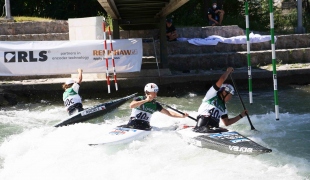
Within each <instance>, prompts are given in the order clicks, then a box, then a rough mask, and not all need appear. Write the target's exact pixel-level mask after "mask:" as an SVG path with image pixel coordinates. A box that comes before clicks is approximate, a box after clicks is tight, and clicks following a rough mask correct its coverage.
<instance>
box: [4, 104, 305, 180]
mask: <svg viewBox="0 0 310 180" xmlns="http://www.w3.org/2000/svg"><path fill="white" fill-rule="evenodd" d="M51 111H52V110H51ZM189 113H190V114H194V115H196V114H195V112H189ZM45 114H47V113H45ZM50 114H52V113H51V112H49V115H50ZM49 115H45V116H44V113H42V116H44V117H45V118H46V119H49V117H48V116H49ZM308 115H309V114H308ZM29 116H30V115H29ZM29 116H28V117H29ZM26 117H27V116H26ZM281 117H282V119H281V121H279V122H277V123H275V122H272V121H271V120H270V119H272V118H274V114H263V115H253V116H251V120H252V122H253V124H254V126H255V128H256V129H257V130H259V132H254V131H251V130H250V127H249V124H248V122H247V120H246V119H245V118H244V119H242V120H241V121H240V122H238V123H236V124H234V125H232V126H231V127H230V129H231V130H236V131H238V132H240V133H241V134H243V135H246V136H248V137H249V138H250V139H252V140H254V141H256V142H257V143H259V144H261V145H264V146H267V147H268V148H271V149H273V152H272V153H269V154H263V155H258V156H248V155H231V154H225V153H221V152H218V151H215V150H210V149H205V148H198V147H195V146H192V145H188V144H186V143H185V142H184V141H183V140H182V139H181V138H179V136H177V134H176V133H175V132H174V130H173V129H174V128H175V126H176V124H178V123H190V124H191V125H194V124H195V123H194V121H193V120H190V119H178V118H171V117H167V116H166V115H163V114H161V113H155V114H154V116H153V118H152V122H151V124H152V125H153V126H156V127H158V129H159V130H158V129H157V130H156V131H153V132H152V133H151V134H150V135H149V136H148V137H147V138H145V139H144V140H141V141H134V142H132V143H130V144H127V145H123V146H117V147H108V146H89V145H88V144H89V143H91V142H92V141H93V139H95V138H97V137H98V136H101V135H104V134H106V133H108V131H109V130H110V129H111V128H113V127H115V126H117V125H120V124H124V123H126V122H127V120H128V117H124V119H123V120H121V119H118V118H117V119H115V120H113V119H111V120H110V121H106V122H105V123H102V124H91V123H80V124H75V125H70V126H66V127H60V128H54V127H51V126H48V125H46V126H41V127H36V126H35V127H33V128H27V129H25V130H24V131H23V132H22V133H19V134H15V135H12V136H10V137H7V138H6V139H5V140H4V142H3V143H2V144H1V146H0V157H1V158H2V159H3V162H2V168H1V169H0V179H1V180H20V179H44V180H55V179H57V180H62V179H64V180H71V179H72V180H85V179H89V180H97V179H108V180H122V179H150V180H153V179H154V180H155V179H156V180H158V179H180V180H183V179H184V180H185V179H186V180H187V179H196V180H205V179H274V180H277V179H279V180H280V179H281V180H282V179H286V180H287V179H288V180H298V179H309V175H310V170H309V169H310V167H309V159H305V158H302V157H298V156H295V154H293V153H291V151H285V150H283V148H284V147H286V148H291V149H294V148H296V147H291V146H289V144H290V143H291V142H285V141H284V140H285V138H289V137H290V136H292V135H291V132H290V131H288V130H286V128H287V127H288V125H289V123H288V122H290V119H292V118H294V119H298V120H299V121H300V122H299V124H298V125H304V124H302V122H304V123H305V122H306V120H303V118H304V116H303V115H295V114H294V115H291V114H281ZM26 119H28V120H29V119H31V118H30V117H29V118H26ZM43 119H44V118H43ZM51 119H52V118H51ZM268 119H269V120H268ZM28 120H25V121H28ZM47 121H48V120H47ZM30 124H32V122H30ZM43 124H44V123H43ZM289 127H294V124H290V126H289ZM308 135H309V134H308ZM291 138H292V137H291ZM277 141H282V143H278V144H277V143H276V142H277ZM283 143H287V146H286V145H283Z"/></svg>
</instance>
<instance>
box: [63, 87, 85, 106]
mask: <svg viewBox="0 0 310 180" xmlns="http://www.w3.org/2000/svg"><path fill="white" fill-rule="evenodd" d="M79 88H80V85H79V84H78V83H74V84H73V85H72V87H71V88H68V89H66V90H65V92H64V93H63V96H62V99H63V101H64V105H65V106H66V108H67V109H68V108H69V107H70V106H72V105H73V104H76V103H82V98H81V96H80V95H79Z"/></svg>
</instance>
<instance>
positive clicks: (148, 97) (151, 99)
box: [145, 94, 155, 102]
mask: <svg viewBox="0 0 310 180" xmlns="http://www.w3.org/2000/svg"><path fill="white" fill-rule="evenodd" d="M154 98H155V97H153V96H152V95H151V94H148V95H146V99H145V100H146V101H147V102H151V101H153V99H154Z"/></svg>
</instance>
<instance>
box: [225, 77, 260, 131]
mask: <svg viewBox="0 0 310 180" xmlns="http://www.w3.org/2000/svg"><path fill="white" fill-rule="evenodd" d="M229 76H230V78H231V81H232V83H233V85H234V87H235V91H236V93H237V94H238V96H239V99H240V101H241V104H242V106H243V109H244V110H246V108H245V106H244V103H243V101H242V99H241V96H240V94H239V92H238V90H237V86H236V84H235V81H234V80H233V78H232V75H231V74H229ZM245 114H246V117H247V118H248V120H249V123H250V125H251V130H256V129H255V128H254V126H253V124H252V122H251V120H250V117H249V115H248V113H245Z"/></svg>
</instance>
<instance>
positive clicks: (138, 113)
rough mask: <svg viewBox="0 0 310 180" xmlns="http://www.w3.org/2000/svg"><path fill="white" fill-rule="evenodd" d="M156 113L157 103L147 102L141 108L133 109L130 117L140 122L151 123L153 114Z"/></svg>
mask: <svg viewBox="0 0 310 180" xmlns="http://www.w3.org/2000/svg"><path fill="white" fill-rule="evenodd" d="M156 111H157V106H156V103H154V102H147V103H144V104H143V105H141V106H139V107H136V108H134V109H132V111H131V115H130V117H135V118H136V119H139V120H144V121H150V119H151V117H152V114H153V113H154V112H156Z"/></svg>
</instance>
